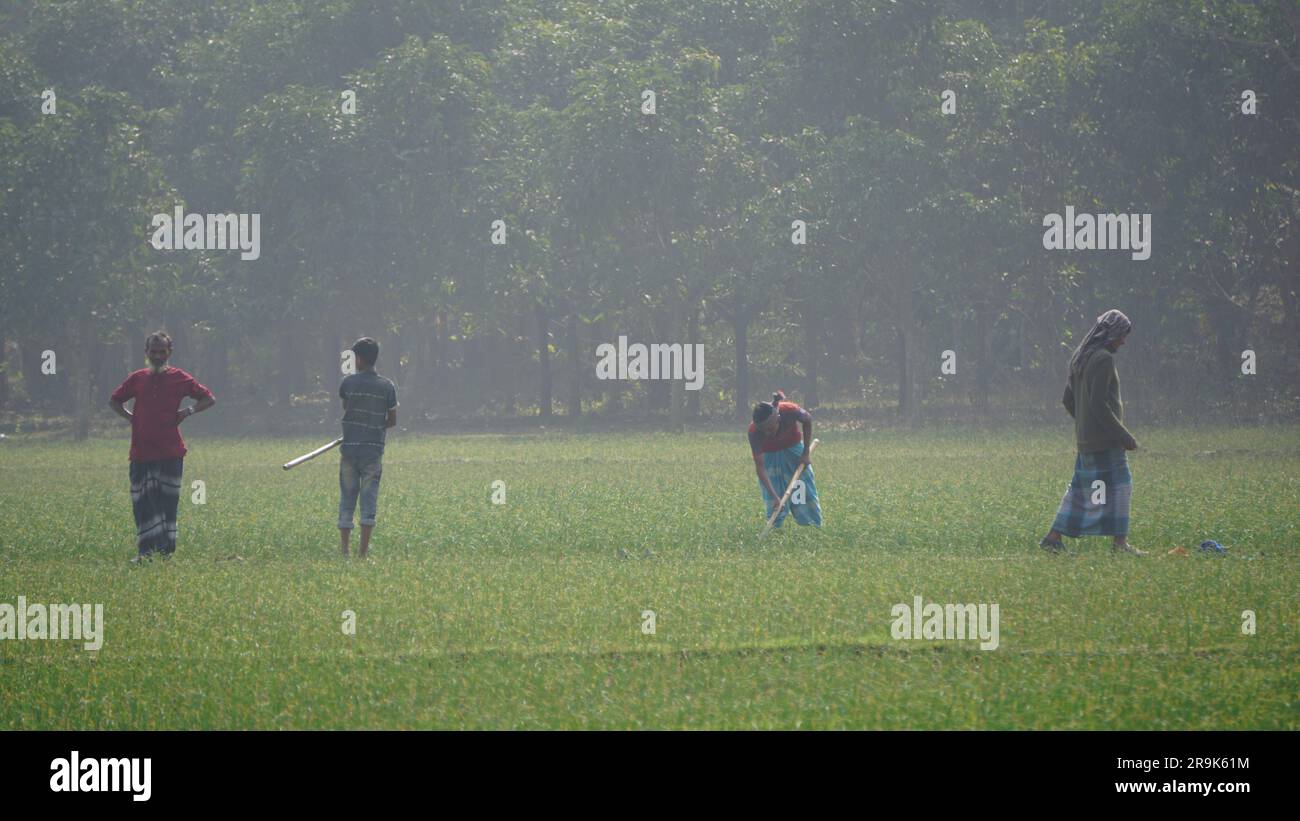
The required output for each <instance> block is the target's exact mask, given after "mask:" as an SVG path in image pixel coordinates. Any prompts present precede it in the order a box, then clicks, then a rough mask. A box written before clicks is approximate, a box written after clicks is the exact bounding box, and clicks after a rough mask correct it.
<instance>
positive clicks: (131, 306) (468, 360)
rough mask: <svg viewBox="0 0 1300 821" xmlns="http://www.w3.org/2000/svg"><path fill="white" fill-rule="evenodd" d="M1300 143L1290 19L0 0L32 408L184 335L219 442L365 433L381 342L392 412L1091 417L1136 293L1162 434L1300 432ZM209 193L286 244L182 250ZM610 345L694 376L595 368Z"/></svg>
mask: <svg viewBox="0 0 1300 821" xmlns="http://www.w3.org/2000/svg"><path fill="white" fill-rule="evenodd" d="M47 89H52V90H53V91H54V93H55V99H56V111H55V112H54V113H42V107H43V104H44V100H43V96H42V95H43V92H45V91H46V90H47ZM646 90H650V91H653V92H654V103H655V111H654V113H652V114H651V113H644V112H643V105H644V104H645V101H646V98H645V96H644V92H645V91H646ZM945 90H951V91H952V92H953V97H952V102H953V105H954V110H953V111H952V113H949V114H945V113H943V111H942V110H941V104H942V95H943V93H944V92H945ZM1248 90H1249V91H1251V92H1252V93H1253V100H1254V109H1253V110H1254V112H1255V113H1253V114H1251V113H1247V112H1246V111H1244V110H1243V104H1244V100H1243V93H1244V92H1246V91H1248ZM346 91H352V92H355V102H356V105H355V113H350V112H347V111H345V110H344V102H345V98H344V92H346ZM1298 147H1300V10H1298V8H1297V6H1296V4H1294V3H1292V2H1290V0H1280V2H1257V3H1256V2H1219V1H1218V0H1206V2H1152V1H1151V0H1123V2H1071V3H1058V2H1047V1H1046V0H1044V1H1043V2H1032V1H1029V0H1027V1H1026V2H968V3H958V2H941V1H940V0H918V1H917V2H906V3H903V2H898V3H895V2H886V1H884V0H880V1H877V0H828V1H827V2H803V3H795V2H781V1H780V0H770V1H769V0H759V1H756V2H739V1H736V2H732V1H729V0H728V1H724V0H690V2H675V1H671V2H669V1H665V2H633V1H632V0H608V1H604V0H602V1H601V2H567V1H566V2H548V1H547V0H485V2H416V1H415V0H356V1H355V2H353V1H351V0H328V1H325V2H290V1H289V0H265V1H264V2H251V1H249V0H244V1H241V0H229V1H228V2H197V1H196V0H136V1H135V2H126V1H124V0H123V1H119V2H111V1H108V0H74V1H73V2H30V3H23V2H0V339H2V340H3V357H0V361H2V364H0V430H7V431H11V432H13V431H19V432H32V431H46V430H48V431H66V432H68V433H69V434H71V435H74V436H78V437H82V436H86V435H89V434H90V433H92V432H94V431H100V430H102V431H107V430H114V431H117V432H118V433H122V432H123V429H122V426H121V423H120V420H117V419H116V418H115V417H113V416H112V415H111V413H110V412H109V411H108V408H107V406H106V402H107V397H108V394H109V392H110V391H111V390H112V389H113V388H114V387H115V386H116V385H117V384H118V383H120V382H121V381H122V379H123V378H125V376H126V374H127V373H128V372H129V371H131V370H134V369H136V368H139V367H142V366H143V364H144V357H143V347H144V338H145V335H146V334H147V333H148V332H150V331H152V330H155V329H158V328H162V329H165V330H166V331H168V332H169V333H170V334H171V335H172V337H173V338H174V340H175V344H176V350H175V354H174V356H173V359H172V364H174V365H176V366H178V367H182V368H185V369H186V370H188V371H190V372H191V373H193V374H194V375H195V376H196V377H197V378H198V379H199V380H200V381H201V382H203V383H205V384H206V385H208V386H209V387H210V388H212V389H213V390H214V391H215V392H216V394H217V396H218V400H219V406H218V408H217V410H218V412H217V413H214V414H209V415H207V416H208V418H205V419H203V420H202V421H201V422H199V423H198V424H202V425H205V426H209V427H210V429H214V430H216V429H222V430H231V431H236V430H243V431H249V432H253V433H259V434H266V433H271V434H274V433H281V432H285V433H288V432H299V431H304V430H312V429H313V428H314V427H320V426H322V425H332V424H334V423H335V422H336V420H337V416H338V401H337V398H336V397H337V388H338V382H339V379H340V378H341V375H340V370H339V359H340V351H342V350H343V349H344V348H346V347H347V346H348V345H350V344H351V342H352V341H353V340H355V339H356V338H357V337H359V336H362V335H369V336H373V337H375V338H376V339H377V340H378V341H379V343H380V345H381V355H380V360H379V366H378V370H379V371H380V372H381V373H383V374H385V375H387V376H390V377H391V378H392V379H393V380H394V381H395V382H396V383H397V385H398V391H399V398H400V401H401V425H402V426H403V427H414V428H420V427H421V426H424V427H426V428H428V429H437V430H444V431H448V430H456V429H461V428H463V427H473V426H480V425H481V426H485V427H493V426H496V427H507V428H508V427H511V426H512V425H514V426H518V425H534V424H536V423H538V422H539V421H541V422H543V423H551V422H552V421H553V422H554V423H555V424H565V423H566V420H567V421H573V420H574V419H575V417H576V416H579V415H581V416H582V417H583V422H582V424H600V423H602V422H606V421H607V422H610V423H613V424H623V423H630V424H638V425H648V426H650V427H659V426H667V427H670V428H679V427H684V426H687V425H691V424H695V425H721V424H733V423H734V422H735V421H736V420H738V419H745V420H747V419H748V416H749V407H750V406H751V405H752V403H753V402H755V401H757V400H760V399H765V398H768V396H769V394H770V392H771V391H772V390H773V389H775V388H778V387H780V388H784V389H785V390H786V391H787V392H788V393H789V394H790V395H791V398H792V399H794V400H795V401H798V402H800V403H802V404H804V405H805V406H807V407H810V408H813V409H814V410H817V411H818V414H819V419H828V420H838V421H841V422H844V423H849V422H856V421H861V422H863V423H870V424H889V423H893V422H898V423H903V424H940V423H944V422H952V421H957V422H975V423H996V422H998V421H1001V420H1006V419H1017V420H1053V421H1056V422H1059V421H1060V418H1059V417H1060V416H1061V415H1063V411H1062V409H1061V407H1060V396H1061V392H1062V388H1063V387H1064V383H1065V375H1066V366H1067V362H1068V358H1069V354H1070V351H1071V349H1072V348H1073V346H1074V344H1076V343H1077V341H1078V340H1079V339H1080V338H1081V335H1082V334H1083V333H1085V332H1086V331H1087V329H1088V327H1089V326H1090V324H1091V322H1092V320H1093V318H1094V317H1096V316H1097V315H1098V314H1100V313H1101V312H1102V311H1104V310H1106V309H1108V308H1111V307H1118V308H1120V309H1122V310H1123V311H1125V312H1126V313H1127V314H1128V315H1129V316H1130V317H1131V318H1132V319H1133V321H1134V325H1135V328H1134V332H1133V334H1132V337H1131V338H1130V341H1129V344H1128V345H1127V346H1126V347H1125V348H1124V350H1123V351H1122V352H1121V354H1120V356H1119V368H1120V373H1121V378H1122V380H1123V392H1124V398H1125V401H1126V406H1127V409H1128V412H1129V414H1130V418H1131V419H1133V420H1137V421H1139V422H1141V421H1142V420H1215V421H1222V422H1231V423H1243V422H1257V421H1262V420H1268V419H1290V420H1293V419H1295V418H1296V412H1297V397H1298V396H1300V390H1298V388H1300V295H1298V293H1297V280H1298V277H1297V266H1298V265H1300V221H1298V219H1297V216H1298V215H1300V182H1298V181H1297V173H1298V172H1300V148H1298ZM177 205H182V206H184V209H185V211H186V212H187V213H201V214H209V213H221V214H227V213H257V214H260V215H261V236H260V242H261V257H260V258H259V259H257V260H255V261H243V260H241V259H240V255H239V253H238V252H237V251H199V250H191V251H158V250H155V249H154V248H153V247H152V246H151V245H150V244H149V238H150V236H151V234H152V228H151V220H152V217H153V215H155V214H159V213H166V214H171V213H172V212H173V209H174V208H175V206H177ZM1066 206H1073V207H1074V208H1075V210H1076V211H1078V212H1080V213H1085V212H1086V213H1092V214H1097V213H1125V214H1127V213H1138V214H1143V213H1149V214H1151V215H1152V226H1153V238H1152V240H1153V241H1152V255H1151V258H1150V259H1149V260H1147V261H1135V260H1133V259H1131V255H1130V253H1129V252H1128V251H1086V252H1085V251H1073V252H1072V251H1048V250H1045V249H1044V248H1043V242H1042V239H1043V231H1044V228H1043V225H1042V221H1043V217H1044V215H1046V214H1049V213H1063V212H1064V210H1065V208H1066ZM495 220H502V221H503V222H504V223H505V230H506V243H505V244H504V245H494V244H493V243H492V242H491V235H492V223H493V222H494V221H495ZM795 220H803V221H804V222H805V223H806V225H807V244H806V245H795V244H793V243H792V242H791V235H792V227H791V226H792V222H793V221H795ZM619 335H626V336H628V338H629V341H630V342H645V343H649V342H670V343H671V342H676V343H701V344H703V345H704V363H705V382H704V389H703V390H701V391H698V392H696V391H685V390H683V389H682V385H681V383H680V382H673V383H669V382H662V381H660V382H652V381H645V382H639V383H638V382H613V381H598V380H596V378H595V364H596V360H597V357H596V354H595V350H596V346H597V345H599V344H601V343H604V342H609V343H613V342H616V341H617V338H618V336H619ZM1246 349H1251V350H1253V351H1255V354H1256V357H1257V370H1258V372H1257V374H1255V375H1250V376H1248V375H1244V374H1243V373H1242V367H1241V366H1242V352H1243V351H1244V350H1246ZM45 350H53V351H55V353H56V356H57V366H58V370H57V373H56V374H54V375H43V374H42V373H41V354H42V351H45ZM945 350H952V351H954V352H955V353H956V363H957V371H956V373H955V374H951V375H945V374H942V373H941V372H940V364H941V356H942V352H943V351H945ZM446 422H454V423H455V424H456V426H457V427H456V428H451V429H449V428H447V427H446V426H445V424H443V423H446Z"/></svg>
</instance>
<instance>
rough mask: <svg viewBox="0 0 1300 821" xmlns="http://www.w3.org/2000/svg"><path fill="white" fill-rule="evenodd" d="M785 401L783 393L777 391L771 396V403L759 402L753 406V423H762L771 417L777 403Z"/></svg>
mask: <svg viewBox="0 0 1300 821" xmlns="http://www.w3.org/2000/svg"><path fill="white" fill-rule="evenodd" d="M784 401H785V391H777V392H776V393H774V394H772V401H771V402H759V403H758V404H757V405H755V406H754V421H755V422H762V421H765V420H766V419H767V417H769V416H771V415H772V412H773V411H775V410H776V406H777V403H779V402H784Z"/></svg>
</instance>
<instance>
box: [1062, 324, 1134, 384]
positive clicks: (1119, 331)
mask: <svg viewBox="0 0 1300 821" xmlns="http://www.w3.org/2000/svg"><path fill="white" fill-rule="evenodd" d="M1131 330H1133V322H1132V321H1131V320H1130V319H1129V318H1128V317H1127V316H1125V315H1124V312H1123V311H1120V310H1118V309H1116V308H1111V309H1110V310H1109V311H1107V312H1106V313H1104V314H1102V315H1101V316H1099V317H1097V321H1096V323H1095V324H1093V326H1092V330H1090V331H1088V335H1087V336H1085V337H1084V338H1083V341H1082V342H1080V343H1079V347H1077V348H1075V349H1074V355H1073V356H1071V357H1070V379H1071V380H1073V379H1074V378H1076V377H1078V376H1079V375H1080V374H1081V373H1083V369H1084V368H1086V367H1087V366H1088V360H1089V359H1091V358H1092V355H1093V354H1094V353H1096V352H1097V349H1098V348H1104V347H1105V346H1107V345H1109V344H1110V343H1112V342H1114V341H1115V340H1116V339H1119V338H1120V337H1122V336H1124V335H1125V334H1127V333H1128V332H1129V331H1131Z"/></svg>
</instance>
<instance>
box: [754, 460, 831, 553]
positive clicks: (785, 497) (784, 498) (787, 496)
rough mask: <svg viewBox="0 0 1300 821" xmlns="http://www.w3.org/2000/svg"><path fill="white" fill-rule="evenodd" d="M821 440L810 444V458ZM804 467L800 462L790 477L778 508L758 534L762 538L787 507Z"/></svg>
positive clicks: (777, 505)
mask: <svg viewBox="0 0 1300 821" xmlns="http://www.w3.org/2000/svg"><path fill="white" fill-rule="evenodd" d="M820 441H821V440H820V439H814V440H812V444H810V445H809V446H808V458H810V459H811V458H812V452H813V451H814V450H816V449H817V443H818V442H820ZM803 468H804V466H803V465H802V464H800V465H799V467H798V468H797V469H795V472H794V476H793V477H791V479H790V486H789V487H787V488H786V489H785V493H784V494H783V495H782V496H781V501H779V502H777V503H776V510H773V511H772V516H771V518H769V519H768V520H767V526H766V527H764V528H763V532H762V533H760V534H758V535H759V537H760V538H761V537H763V536H766V535H767V532H768V531H769V530H771V529H772V525H774V524H776V517H777V516H780V515H781V510H782V508H784V507H785V503H786V502H787V501H788V500H789V499H790V494H791V493H793V492H794V486H795V484H796V483H798V481H799V477H800V476H802V475H803Z"/></svg>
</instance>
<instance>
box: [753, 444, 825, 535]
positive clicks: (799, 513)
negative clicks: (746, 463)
mask: <svg viewBox="0 0 1300 821" xmlns="http://www.w3.org/2000/svg"><path fill="white" fill-rule="evenodd" d="M802 457H803V442H796V443H795V444H793V445H791V446H790V447H788V448H786V449H785V450H779V451H775V452H772V453H764V454H763V469H764V470H765V471H766V472H767V478H768V481H770V482H771V483H772V487H774V488H776V491H777V492H778V493H785V490H786V488H787V487H789V485H790V480H791V479H793V478H794V472H795V471H796V470H798V468H799V459H800V458H802ZM799 481H801V482H803V493H802V497H803V498H802V501H801V502H799V503H796V499H797V498H799V497H800V495H801V494H800V492H799V490H798V489H796V490H795V492H794V493H792V494H790V499H789V501H787V502H786V503H785V507H784V508H782V509H781V515H780V516H778V517H777V519H776V522H775V523H774V524H773V525H772V526H773V527H780V526H781V522H783V521H784V520H785V517H786V516H787V515H793V516H794V520H795V521H796V522H798V523H799V524H801V525H816V526H817V527H821V524H822V506H821V503H819V502H818V501H817V485H816V483H815V482H814V481H813V469H812V465H809V466H808V467H806V468H804V470H803V473H802V474H800V476H799ZM758 488H759V490H760V491H761V492H762V493H763V503H764V504H765V505H766V507H767V513H766V514H765V518H767V517H770V516H771V515H772V508H773V507H775V506H776V503H777V502H779V501H781V499H780V497H777V498H775V499H773V498H772V495H771V494H770V493H768V492H767V488H766V487H764V486H763V483H762V482H759V483H758Z"/></svg>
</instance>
